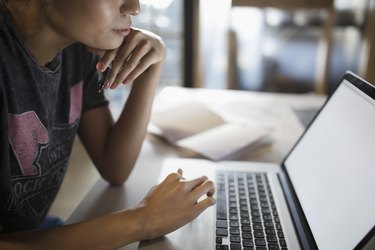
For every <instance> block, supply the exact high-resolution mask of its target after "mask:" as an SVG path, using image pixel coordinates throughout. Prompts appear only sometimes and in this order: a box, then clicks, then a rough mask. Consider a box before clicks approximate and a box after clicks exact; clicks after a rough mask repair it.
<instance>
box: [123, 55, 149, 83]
mask: <svg viewBox="0 0 375 250" xmlns="http://www.w3.org/2000/svg"><path fill="white" fill-rule="evenodd" d="M152 62H153V55H151V54H148V55H146V56H145V57H144V58H142V61H141V62H140V63H139V64H138V65H137V67H136V68H135V69H134V70H133V71H132V72H130V73H129V74H128V76H124V79H125V81H123V83H128V82H132V81H134V80H135V79H137V78H138V77H139V76H140V75H141V74H142V73H144V72H145V71H147V69H148V68H149V67H150V66H151V64H152Z"/></svg>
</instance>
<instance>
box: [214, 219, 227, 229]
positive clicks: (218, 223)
mask: <svg viewBox="0 0 375 250" xmlns="http://www.w3.org/2000/svg"><path fill="white" fill-rule="evenodd" d="M216 227H217V228H228V222H227V221H226V220H217V221H216Z"/></svg>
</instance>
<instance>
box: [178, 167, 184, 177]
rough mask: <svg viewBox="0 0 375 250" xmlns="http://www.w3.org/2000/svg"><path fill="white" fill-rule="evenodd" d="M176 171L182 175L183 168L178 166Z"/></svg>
mask: <svg viewBox="0 0 375 250" xmlns="http://www.w3.org/2000/svg"><path fill="white" fill-rule="evenodd" d="M177 173H179V174H180V175H181V176H182V174H183V170H182V169H181V168H179V169H178V170H177Z"/></svg>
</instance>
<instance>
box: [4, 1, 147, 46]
mask: <svg viewBox="0 0 375 250" xmlns="http://www.w3.org/2000/svg"><path fill="white" fill-rule="evenodd" d="M0 1H3V2H4V1H5V2H6V3H5V4H6V5H7V6H11V7H12V9H13V10H14V9H15V8H18V9H19V10H21V11H18V12H20V13H21V15H18V16H21V17H20V18H23V19H25V20H26V22H29V20H32V21H34V22H36V23H35V24H34V26H33V25H31V27H33V28H34V29H35V30H36V32H39V30H38V28H37V27H43V26H44V27H46V25H47V26H48V27H50V29H52V31H53V32H55V33H56V34H57V35H58V37H61V40H62V41H64V42H65V41H68V42H81V43H83V44H86V45H87V46H89V47H92V48H98V49H105V50H108V49H114V48H117V47H118V46H120V45H121V43H122V41H123V39H124V36H126V35H127V33H128V31H129V28H130V26H131V22H132V21H131V16H133V15H138V14H139V12H140V5H139V0H0ZM29 10H30V11H29ZM32 13H33V14H32ZM27 15H33V16H32V17H31V18H28V17H27ZM29 30H30V29H29Z"/></svg>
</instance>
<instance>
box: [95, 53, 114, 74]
mask: <svg viewBox="0 0 375 250" xmlns="http://www.w3.org/2000/svg"><path fill="white" fill-rule="evenodd" d="M115 56H116V50H108V51H107V52H105V54H104V55H103V57H102V58H101V59H100V60H99V62H98V63H97V64H96V69H97V70H99V71H101V72H104V71H105V70H106V69H107V67H109V65H111V62H112V61H113V59H114V58H115Z"/></svg>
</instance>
